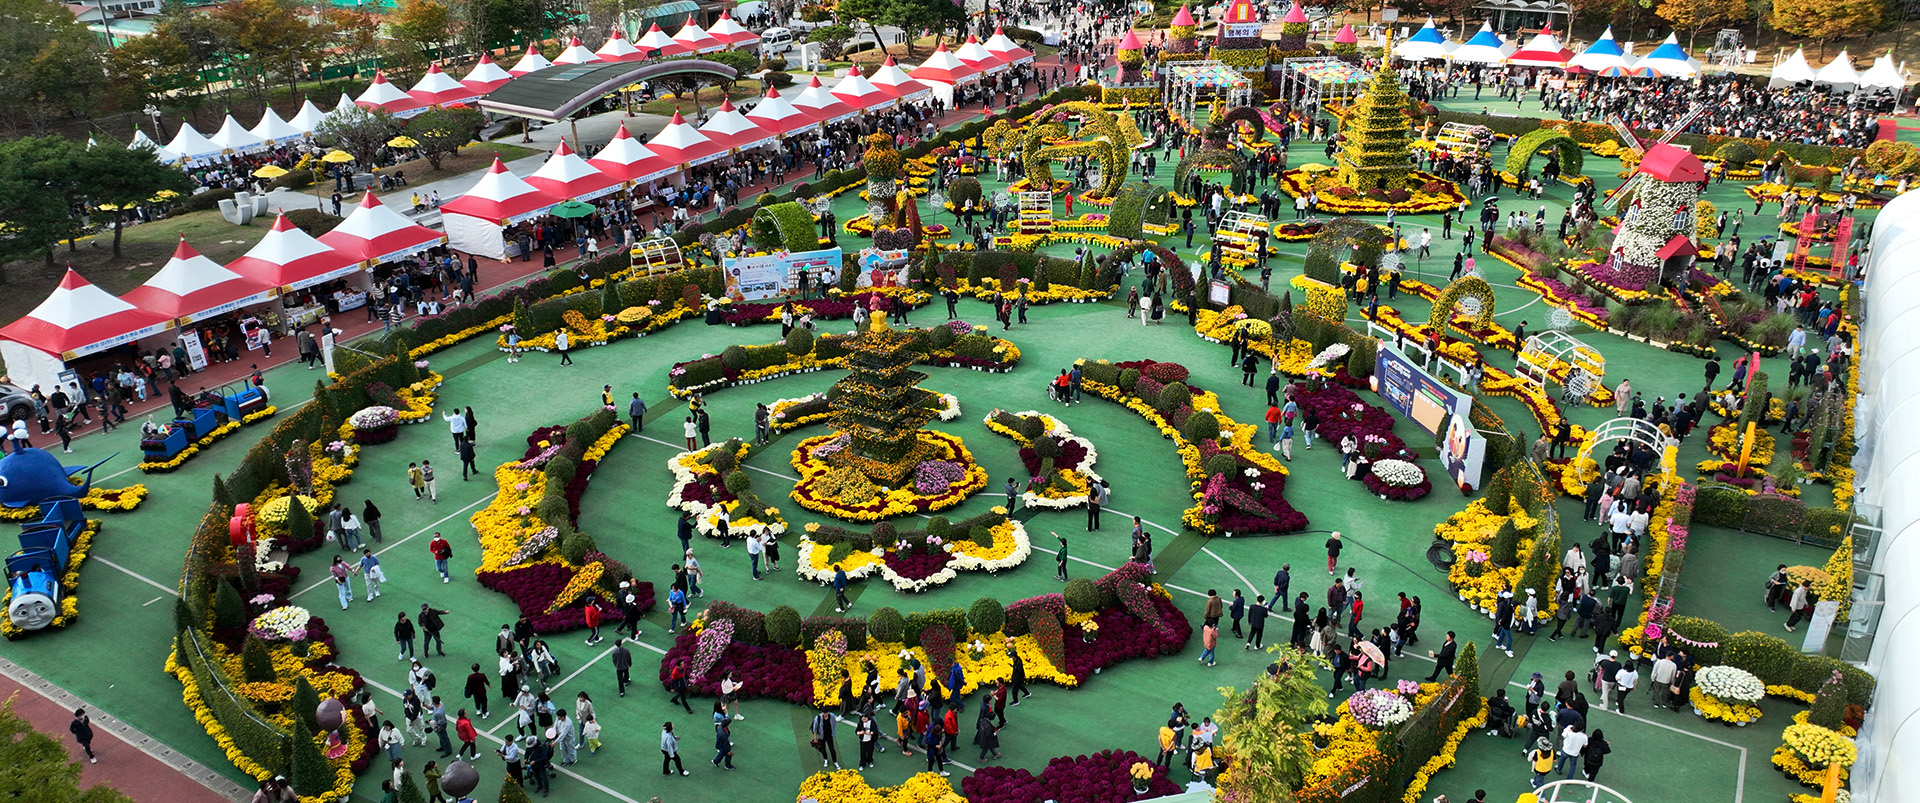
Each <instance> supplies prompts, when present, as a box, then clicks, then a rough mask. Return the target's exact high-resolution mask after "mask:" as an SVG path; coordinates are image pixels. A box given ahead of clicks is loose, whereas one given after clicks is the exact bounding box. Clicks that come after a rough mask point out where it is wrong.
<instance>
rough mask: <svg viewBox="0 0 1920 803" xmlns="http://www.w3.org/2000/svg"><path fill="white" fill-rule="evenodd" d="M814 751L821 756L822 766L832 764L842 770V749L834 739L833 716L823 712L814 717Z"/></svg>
mask: <svg viewBox="0 0 1920 803" xmlns="http://www.w3.org/2000/svg"><path fill="white" fill-rule="evenodd" d="M812 731H813V749H814V751H815V752H817V753H819V754H820V766H821V767H823V768H824V767H826V766H827V765H828V764H832V765H833V768H834V769H836V770H837V769H840V748H839V745H837V744H835V740H834V738H833V714H832V713H830V712H827V711H821V712H818V713H816V714H814V715H813V725H812Z"/></svg>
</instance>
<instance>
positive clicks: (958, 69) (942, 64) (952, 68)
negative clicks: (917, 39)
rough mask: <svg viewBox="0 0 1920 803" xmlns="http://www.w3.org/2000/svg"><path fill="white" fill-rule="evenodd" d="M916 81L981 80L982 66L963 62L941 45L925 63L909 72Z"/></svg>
mask: <svg viewBox="0 0 1920 803" xmlns="http://www.w3.org/2000/svg"><path fill="white" fill-rule="evenodd" d="M907 74H908V75H910V76H913V79H914V80H916V81H939V82H940V83H943V84H964V83H967V82H969V81H978V80H980V68H978V67H970V66H967V65H966V64H962V63H961V62H960V59H958V58H956V57H955V56H954V55H953V52H952V51H949V50H947V46H946V45H944V44H943V45H941V46H940V47H938V48H936V49H935V50H934V51H933V55H931V56H928V57H927V60H926V62H925V63H923V64H921V65H920V66H918V67H915V68H913V69H912V70H911V71H909V72H908V73H907Z"/></svg>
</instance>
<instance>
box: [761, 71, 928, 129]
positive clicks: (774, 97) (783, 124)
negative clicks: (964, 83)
mask: <svg viewBox="0 0 1920 803" xmlns="http://www.w3.org/2000/svg"><path fill="white" fill-rule="evenodd" d="M895 69H899V68H897V67H896V68H895ZM876 77H877V76H876ZM916 83H918V82H916ZM747 119H749V120H752V121H753V124H754V125H757V126H760V127H761V128H764V129H766V130H768V131H773V132H777V133H780V134H791V133H793V132H795V131H799V130H800V129H803V128H812V127H814V126H816V125H818V124H819V122H820V121H818V120H815V119H813V118H812V117H809V116H807V115H806V114H804V113H802V112H801V111H800V110H799V109H796V108H794V107H793V103H792V102H790V101H788V100H787V99H786V98H783V97H781V96H780V90H777V89H772V88H769V89H768V90H767V96H766V97H764V98H761V99H760V105H758V106H755V107H753V111H750V112H747Z"/></svg>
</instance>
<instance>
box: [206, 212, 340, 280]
mask: <svg viewBox="0 0 1920 803" xmlns="http://www.w3.org/2000/svg"><path fill="white" fill-rule="evenodd" d="M227 270H230V271H233V272H234V273H238V274H240V275H241V276H245V277H247V278H249V279H253V280H255V281H259V282H263V283H265V284H268V285H272V286H274V287H278V288H280V292H282V293H291V292H293V291H295V290H301V289H305V288H308V287H312V286H314V285H316V284H321V283H324V282H330V281H333V280H334V279H338V278H340V277H342V276H346V275H348V274H351V273H354V272H356V271H359V270H360V260H357V259H354V258H353V257H352V256H350V255H347V254H342V253H340V252H339V251H335V250H333V247H332V246H329V245H327V244H326V243H323V242H320V241H319V240H316V239H314V238H313V235H311V234H308V233H306V232H305V231H302V230H301V229H300V227H299V226H295V225H293V221H291V220H288V219H287V216H286V215H284V214H282V215H280V217H279V218H278V219H276V220H274V221H273V228H272V229H269V230H268V231H267V236H265V237H262V238H260V242H258V243H256V244H254V246H253V248H252V249H250V250H248V251H247V253H246V256H243V257H240V258H239V259H236V260H234V261H232V262H230V263H228V264H227Z"/></svg>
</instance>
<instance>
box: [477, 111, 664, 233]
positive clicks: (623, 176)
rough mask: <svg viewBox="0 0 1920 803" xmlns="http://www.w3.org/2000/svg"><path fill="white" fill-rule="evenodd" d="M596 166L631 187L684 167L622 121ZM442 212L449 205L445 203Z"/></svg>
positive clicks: (596, 157) (597, 156)
mask: <svg viewBox="0 0 1920 803" xmlns="http://www.w3.org/2000/svg"><path fill="white" fill-rule="evenodd" d="M587 164H590V165H593V166H594V169H596V170H599V171H600V172H602V173H605V174H607V175H608V176H611V177H613V178H616V179H619V180H620V181H623V182H626V183H627V184H628V186H629V187H644V186H646V185H648V184H651V183H653V182H654V181H658V180H659V179H662V178H665V177H667V176H670V175H673V174H674V173H677V172H679V171H680V166H679V165H678V164H674V163H671V162H668V161H667V160H665V159H662V158H660V155H659V154H657V153H654V152H653V151H651V150H648V149H647V146H645V145H642V144H640V140H637V139H634V138H633V135H632V134H629V133H627V125H626V124H625V123H621V124H620V130H619V131H616V132H614V134H613V139H612V140H611V141H609V142H608V143H607V146H606V147H604V148H601V149H600V152H599V153H596V154H594V155H593V158H592V159H588V160H587ZM440 208H441V210H442V211H445V209H446V206H445V205H442V206H441V207H440Z"/></svg>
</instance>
